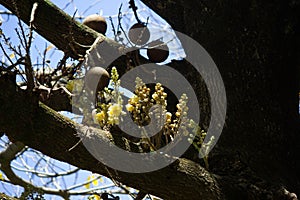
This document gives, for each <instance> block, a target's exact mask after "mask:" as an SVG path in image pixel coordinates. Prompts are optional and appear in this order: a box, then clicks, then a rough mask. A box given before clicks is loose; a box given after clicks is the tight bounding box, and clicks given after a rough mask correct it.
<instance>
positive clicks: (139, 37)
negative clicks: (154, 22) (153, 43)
mask: <svg viewBox="0 0 300 200" xmlns="http://www.w3.org/2000/svg"><path fill="white" fill-rule="evenodd" d="M128 37H129V39H130V41H131V42H132V43H133V44H136V45H144V44H146V43H147V42H148V40H149V38H150V31H149V29H148V28H147V26H146V25H145V24H143V23H136V24H134V25H133V26H132V27H131V28H130V29H129V32H128Z"/></svg>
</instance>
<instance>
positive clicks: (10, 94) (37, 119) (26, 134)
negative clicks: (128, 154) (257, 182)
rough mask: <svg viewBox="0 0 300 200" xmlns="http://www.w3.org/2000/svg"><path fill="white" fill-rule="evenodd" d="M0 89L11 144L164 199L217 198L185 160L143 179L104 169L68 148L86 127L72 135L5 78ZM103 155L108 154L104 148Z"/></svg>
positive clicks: (204, 176)
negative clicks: (179, 189)
mask: <svg viewBox="0 0 300 200" xmlns="http://www.w3.org/2000/svg"><path fill="white" fill-rule="evenodd" d="M0 90H1V91H3V92H1V94H0V105H1V106H0V118H1V119H3V120H1V122H0V127H1V132H5V133H6V134H7V135H8V137H9V138H10V140H12V141H22V142H23V143H24V144H25V145H28V146H30V147H32V148H34V149H37V150H39V151H41V152H43V153H44V154H46V155H48V156H50V157H52V158H55V159H58V160H61V161H65V162H68V163H70V164H73V165H75V166H78V167H79V168H81V169H87V170H90V171H92V172H96V173H99V174H103V175H105V176H108V177H111V178H113V179H115V180H117V181H120V182H122V183H124V184H127V185H129V186H132V187H135V188H138V189H141V190H143V191H145V192H148V193H151V194H154V195H157V196H160V197H163V198H164V199H174V198H176V199H190V198H191V197H193V198H194V197H199V198H203V199H220V191H219V188H218V186H217V183H216V181H215V179H214V178H213V176H212V175H211V174H209V173H208V172H207V171H206V170H205V169H203V168H202V167H201V166H200V165H199V164H197V163H194V162H192V161H190V160H187V159H179V160H178V162H175V163H174V164H172V165H171V166H169V167H166V168H164V169H161V170H159V171H156V172H151V173H147V174H134V175H132V174H129V173H124V172H121V171H115V170H113V169H108V168H107V167H106V166H105V165H103V164H102V163H100V162H99V161H97V160H96V159H95V158H94V157H93V156H91V155H90V154H89V152H88V151H87V150H86V148H85V147H84V145H83V144H82V143H80V144H79V145H77V146H75V147H74V148H72V147H73V146H74V145H75V144H76V143H78V141H79V140H80V138H79V137H77V131H79V132H81V134H85V130H86V127H84V126H79V125H78V126H77V127H80V128H79V130H78V129H76V127H75V124H74V122H72V121H70V120H68V119H66V118H65V117H63V116H61V115H59V114H57V113H56V112H55V111H53V110H52V109H50V108H49V107H47V106H45V105H44V104H41V103H40V104H39V105H37V104H32V100H30V99H29V98H27V94H26V93H25V92H24V91H22V90H19V89H18V88H17V86H16V85H15V84H14V82H12V81H11V80H10V79H9V78H8V76H7V75H2V76H1V77H0ZM24 105H35V106H30V107H28V106H24ZM33 113H34V115H33ZM95 131H96V132H97V130H95ZM102 132H103V131H102ZM102 132H101V131H100V132H99V134H98V136H99V137H98V138H97V139H99V140H102V142H104V143H110V142H111V141H110V140H111V139H112V136H110V133H106V134H104V135H103V133H102ZM115 142H117V141H115ZM71 148H72V150H71V151H70V149H71ZM105 150H106V151H108V152H109V149H105ZM126 164H130V163H124V165H126ZM162 185H166V186H167V187H166V188H164V187H161V186H162ZM178 186H180V188H182V191H181V192H180V193H178V192H177V189H176V188H178ZM195 188H197V190H195Z"/></svg>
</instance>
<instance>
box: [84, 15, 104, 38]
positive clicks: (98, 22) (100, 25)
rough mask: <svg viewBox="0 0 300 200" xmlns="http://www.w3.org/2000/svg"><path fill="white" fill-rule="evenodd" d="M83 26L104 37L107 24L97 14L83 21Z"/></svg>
mask: <svg viewBox="0 0 300 200" xmlns="http://www.w3.org/2000/svg"><path fill="white" fill-rule="evenodd" d="M83 24H84V25H86V26H88V27H89V28H91V29H93V30H95V31H97V32H98V33H102V34H103V35H105V32H106V30H107V23H106V20H105V18H104V17H102V16H100V15H97V14H94V15H89V16H87V17H86V18H85V19H84V20H83Z"/></svg>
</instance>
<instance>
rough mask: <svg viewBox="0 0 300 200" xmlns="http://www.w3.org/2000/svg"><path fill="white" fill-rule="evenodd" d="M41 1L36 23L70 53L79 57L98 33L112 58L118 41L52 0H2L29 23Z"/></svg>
mask: <svg viewBox="0 0 300 200" xmlns="http://www.w3.org/2000/svg"><path fill="white" fill-rule="evenodd" d="M35 2H36V3H38V6H37V9H36V11H35V19H34V21H33V23H32V27H33V28H34V30H35V31H36V32H38V33H39V34H40V35H42V36H44V37H45V38H46V39H47V40H48V41H49V42H51V43H53V44H54V45H55V46H56V47H57V48H58V49H60V50H62V51H64V52H65V53H66V54H67V55H69V56H71V57H73V58H75V59H78V58H80V57H83V56H84V55H85V53H86V50H88V49H89V48H90V45H92V44H93V42H94V41H95V39H96V38H97V37H100V38H101V39H100V40H101V41H103V43H104V44H103V45H105V46H106V49H105V51H103V52H101V53H102V55H101V56H102V57H103V58H109V57H110V56H111V55H110V53H111V52H110V50H111V51H117V49H116V46H118V45H117V44H116V43H114V42H112V41H111V40H109V39H108V38H105V37H104V36H103V35H101V34H99V33H97V32H95V31H93V30H92V29H90V28H88V27H87V26H85V25H83V24H81V23H79V22H77V21H75V20H74V19H72V18H71V17H70V16H69V15H67V14H66V13H64V12H63V11H61V10H60V9H59V8H58V7H56V6H55V5H54V4H53V3H51V1H48V0H46V1H44V0H0V4H2V5H3V6H5V7H6V8H7V9H9V10H10V11H11V12H13V13H14V14H15V15H16V16H18V17H19V18H20V19H21V20H22V21H23V22H25V23H26V24H28V25H29V21H30V13H31V9H32V7H33V4H34V3H35Z"/></svg>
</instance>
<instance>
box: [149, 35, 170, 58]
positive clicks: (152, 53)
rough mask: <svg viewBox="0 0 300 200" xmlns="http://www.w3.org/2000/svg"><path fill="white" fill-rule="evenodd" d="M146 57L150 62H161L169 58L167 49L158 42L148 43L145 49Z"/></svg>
mask: <svg viewBox="0 0 300 200" xmlns="http://www.w3.org/2000/svg"><path fill="white" fill-rule="evenodd" d="M147 56H148V58H149V60H150V61H151V62H154V63H160V62H163V61H165V60H167V58H168V56H169V47H168V45H167V44H165V43H164V42H162V41H160V40H155V41H153V42H150V43H149V45H148V49H147Z"/></svg>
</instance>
